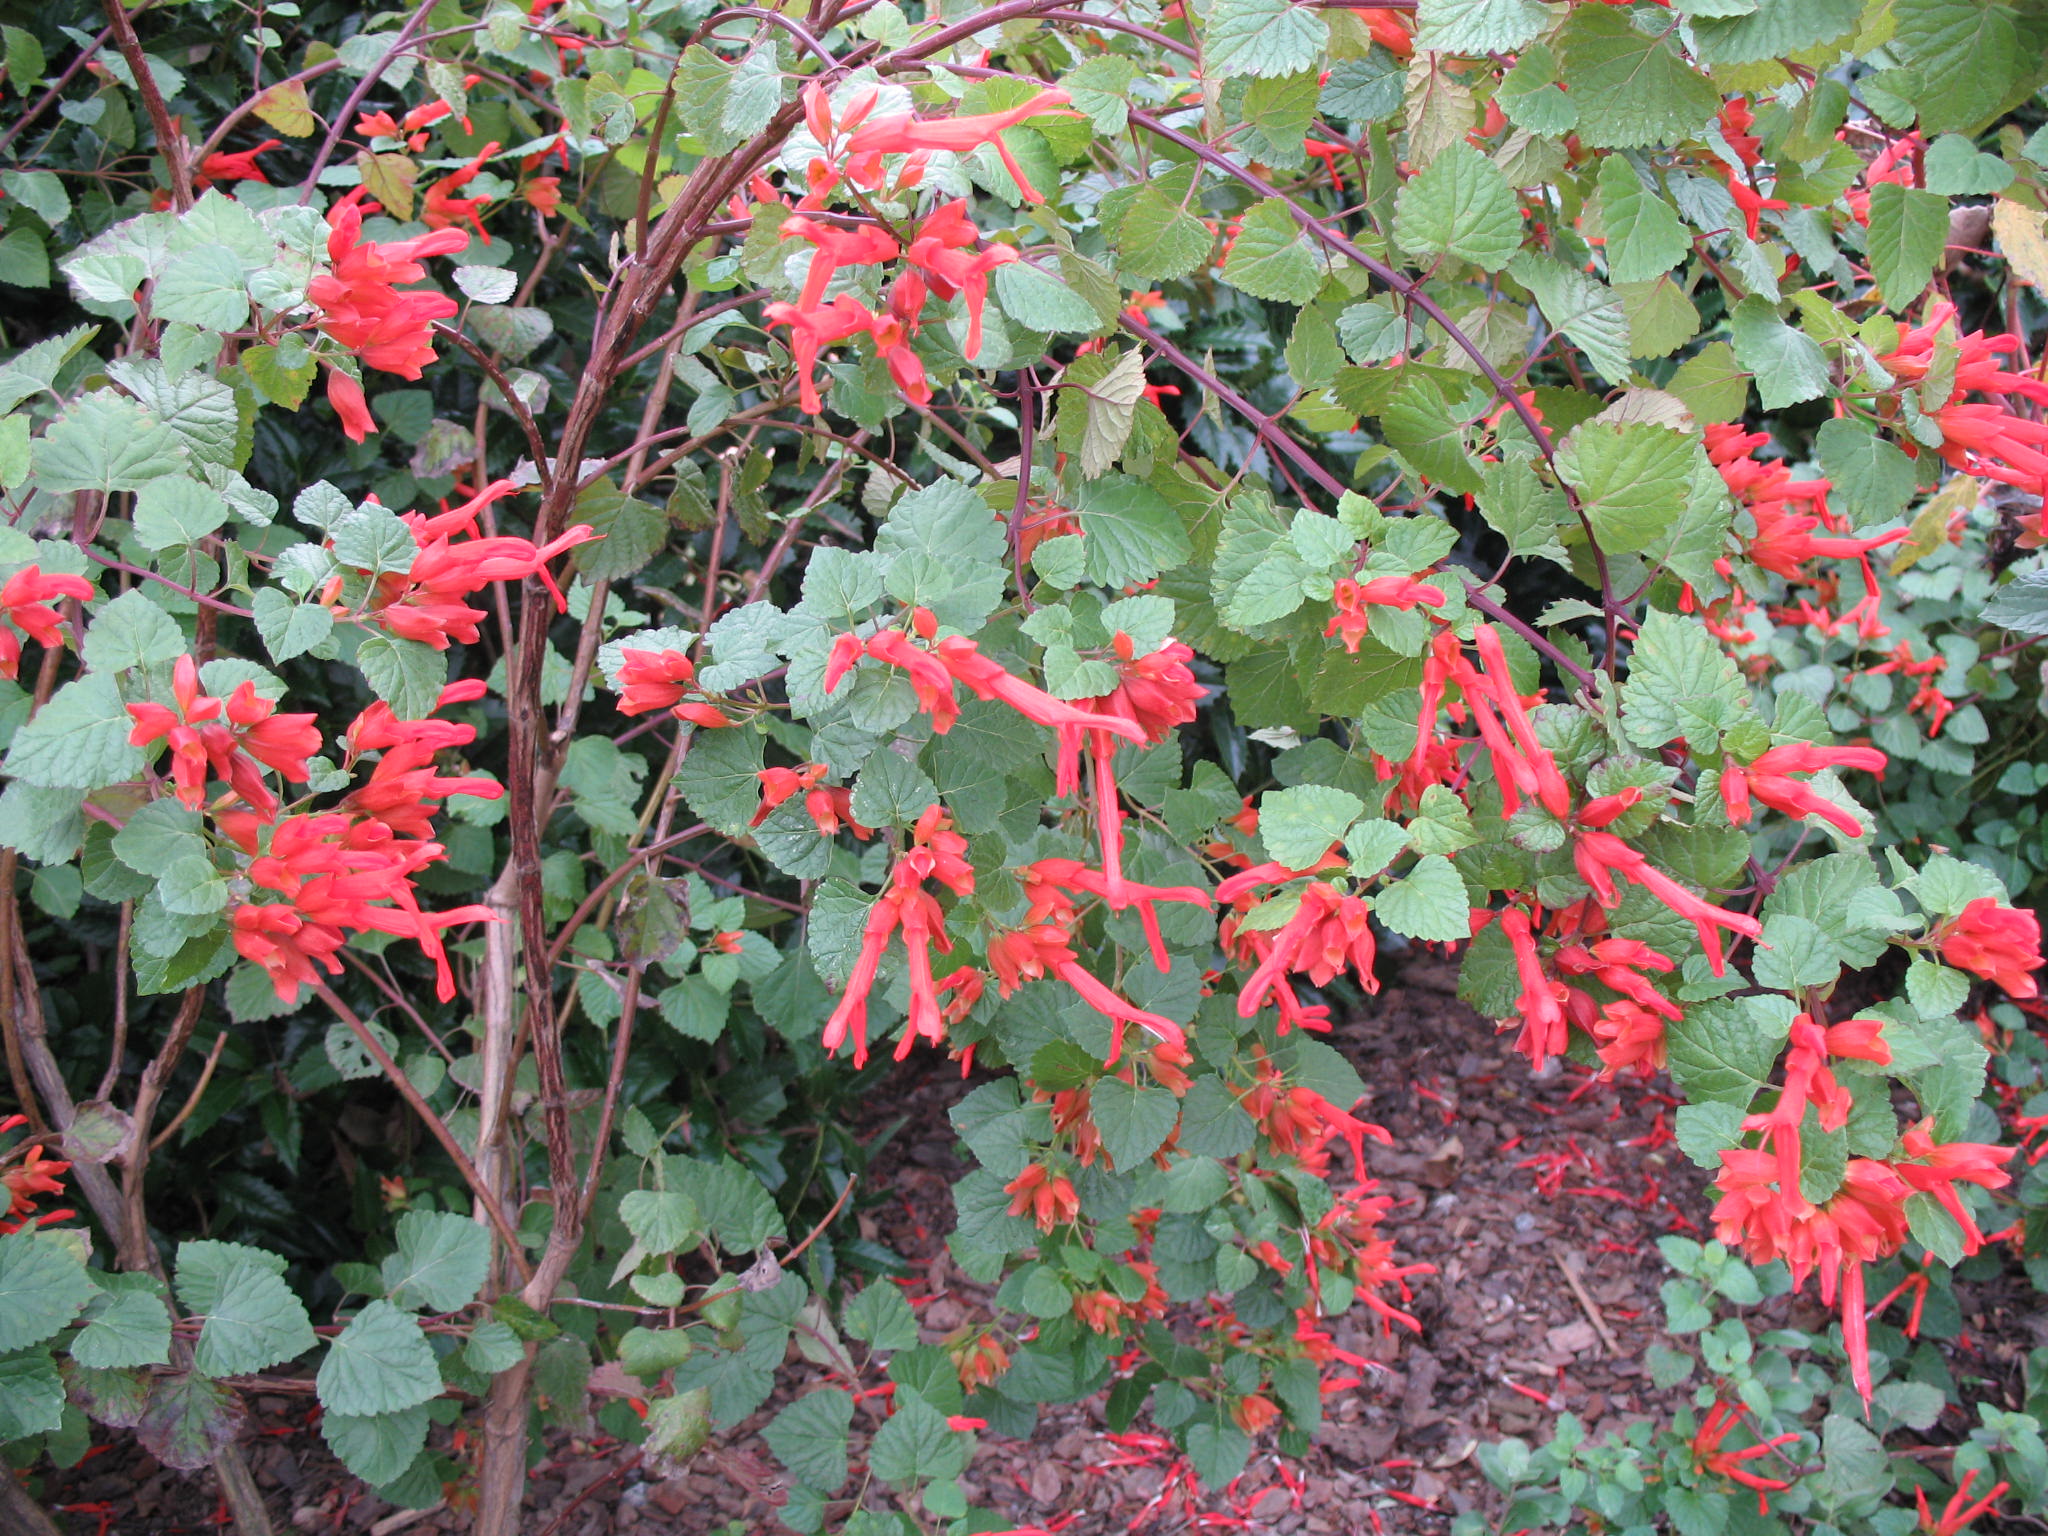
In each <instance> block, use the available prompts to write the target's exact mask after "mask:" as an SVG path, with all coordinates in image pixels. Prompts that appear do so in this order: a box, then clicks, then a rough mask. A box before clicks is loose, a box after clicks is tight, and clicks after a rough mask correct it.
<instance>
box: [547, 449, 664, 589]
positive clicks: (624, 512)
mask: <svg viewBox="0 0 2048 1536" xmlns="http://www.w3.org/2000/svg"><path fill="white" fill-rule="evenodd" d="M573 521H575V522H579V523H588V524H590V526H591V527H592V528H594V529H596V530H597V532H598V533H599V534H600V535H601V537H599V538H597V539H594V540H592V541H591V542H589V543H587V544H578V545H577V546H576V548H575V551H574V552H573V553H572V554H571V555H570V557H569V558H570V561H571V563H572V564H574V565H575V567H576V569H577V571H578V572H579V573H580V574H582V575H583V576H585V577H587V578H589V579H590V580H591V581H617V580H618V579H619V578H620V577H622V576H630V575H632V574H633V573H634V572H635V571H637V570H639V569H640V568H641V567H642V566H644V565H646V564H647V562H648V561H650V560H652V559H653V558H654V557H655V556H656V555H658V554H660V553H661V551H662V547H663V546H664V545H665V544H666V543H667V542H668V513H667V512H666V511H665V510H663V509H662V508H660V507H657V506H653V505H651V504H650V503H648V502H644V501H642V500H641V499H640V498H639V497H637V496H628V495H626V494H625V493H624V492H623V491H621V490H620V489H619V488H618V486H617V485H615V484H613V483H612V479H611V477H610V476H609V475H607V476H605V477H604V478H603V479H601V480H597V481H594V482H592V483H591V484H589V485H586V486H585V487H584V488H583V489H582V490H581V491H579V492H577V493H576V511H575V513H574V517H573Z"/></svg>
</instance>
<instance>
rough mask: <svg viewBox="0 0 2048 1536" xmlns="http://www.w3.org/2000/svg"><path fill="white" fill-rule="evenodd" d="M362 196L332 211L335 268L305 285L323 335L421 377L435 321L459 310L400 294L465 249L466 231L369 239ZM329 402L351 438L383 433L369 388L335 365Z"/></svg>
mask: <svg viewBox="0 0 2048 1536" xmlns="http://www.w3.org/2000/svg"><path fill="white" fill-rule="evenodd" d="M362 198H363V191H362V189H361V188H357V189H356V190H355V191H354V192H351V193H350V194H349V195H348V196H347V197H345V198H343V199H342V200H341V201H340V202H338V203H336V204H335V205H334V207H332V208H331V209H329V210H328V212H327V225H328V236H327V259H328V263H329V270H328V271H326V272H322V273H320V274H319V275H318V276H316V277H315V278H314V279H313V280H312V282H310V283H308V284H307V285H306V297H307V298H309V299H310V300H312V302H313V303H314V305H315V306H317V307H318V309H319V310H320V318H319V322H318V324H319V327H320V329H321V330H322V331H323V332H325V333H326V334H327V335H329V336H331V337H333V338H334V339H335V340H336V341H337V342H339V343H341V345H342V346H344V347H346V348H347V349H348V350H349V351H351V352H353V353H355V354H356V355H357V356H358V357H359V358H361V359H362V361H363V365H364V366H365V367H368V368H375V369H378V370H380V371H381V372H384V373H395V374H397V375H398V376H399V377H400V378H402V379H417V378H418V377H419V376H420V369H421V368H423V367H424V366H425V365H427V364H428V363H431V362H432V361H433V360H434V339H433V338H434V332H433V323H434V322H435V321H436V320H446V319H447V318H449V317H450V316H451V315H453V314H455V313H456V312H457V310H458V309H459V308H460V306H459V305H458V304H457V303H456V302H455V301H454V300H453V299H451V298H449V297H448V295H447V294H445V293H427V292H422V291H420V290H418V289H412V290H409V291H407V292H404V293H400V292H399V291H398V287H397V285H398V284H400V283H417V282H420V281H422V280H423V279H424V278H425V277H426V275H427V269H426V268H425V267H424V266H422V265H421V262H422V260H423V259H424V258H425V257H428V256H446V255H452V254H453V253H455V252H456V251H460V250H463V249H464V248H466V247H467V246H468V244H469V236H468V234H467V233H465V232H464V231H462V230H459V229H437V230H435V231H434V232H433V233H432V234H426V235H415V236H414V237H413V238H411V239H410V240H385V241H375V240H364V239H363V209H362ZM327 398H328V400H329V401H330V402H331V403H332V404H333V406H334V409H335V412H336V413H337V414H338V415H339V416H340V417H341V423H342V429H343V430H344V431H346V432H347V433H348V435H349V437H350V439H351V440H353V441H355V442H358V443H360V442H361V441H362V440H363V439H364V438H365V437H367V436H368V435H369V434H370V433H372V432H374V431H376V430H377V424H376V422H375V421H374V420H373V419H372V418H371V416H370V408H369V403H368V401H367V400H365V399H364V397H363V386H362V385H361V384H360V383H359V382H358V381H357V380H356V379H355V377H354V376H353V375H351V374H349V373H346V372H344V371H343V370H341V369H340V368H337V367H335V366H334V365H333V364H332V363H329V364H328V366H327Z"/></svg>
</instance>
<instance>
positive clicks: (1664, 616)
mask: <svg viewBox="0 0 2048 1536" xmlns="http://www.w3.org/2000/svg"><path fill="white" fill-rule="evenodd" d="M1621 698H1622V728H1623V729H1624V730H1625V731H1626V732H1627V733H1628V739H1629V740H1630V741H1632V742H1634V743H1635V744H1636V745H1637V746H1639V747H1649V748H1655V747H1661V746H1664V745H1666V744H1667V743H1669V742H1672V741H1675V740H1677V739H1678V738H1679V737H1681V736H1683V737H1686V738H1688V739H1689V740H1691V741H1692V742H1693V744H1694V745H1695V746H1702V745H1704V744H1705V743H1706V742H1707V741H1711V740H1716V739H1717V738H1718V736H1719V734H1720V733H1721V732H1723V731H1726V730H1727V729H1728V728H1729V727H1731V726H1733V725H1734V724H1735V723H1736V722H1737V721H1739V720H1740V719H1742V718H1743V717H1744V716H1745V715H1746V714H1747V713H1748V712H1749V689H1748V687H1747V686H1746V685H1745V684H1744V683H1743V680H1742V674H1741V673H1740V672H1739V671H1737V670H1736V667H1735V663H1734V661H1733V660H1731V659H1730V658H1729V656H1728V653H1727V652H1725V651H1723V650H1722V649H1721V646H1720V643H1719V642H1718V641H1716V640H1715V639H1714V637H1713V636H1712V635H1710V634H1708V633H1707V632H1706V630H1704V629H1702V628H1701V627H1700V626H1699V625H1698V624H1697V623H1695V622H1694V621H1693V620H1691V619H1689V618H1685V617H1682V616H1681V615H1678V614H1675V613H1661V612H1656V611H1654V610H1653V611H1652V612H1651V613H1650V614H1649V615H1648V616H1647V617H1646V618H1645V619H1644V621H1643V627H1642V630H1641V632H1640V633H1639V634H1638V636H1637V637H1636V645H1635V650H1634V652H1633V653H1632V654H1631V655H1630V657H1629V671H1628V680H1627V682H1625V683H1624V684H1623V685H1622V693H1621Z"/></svg>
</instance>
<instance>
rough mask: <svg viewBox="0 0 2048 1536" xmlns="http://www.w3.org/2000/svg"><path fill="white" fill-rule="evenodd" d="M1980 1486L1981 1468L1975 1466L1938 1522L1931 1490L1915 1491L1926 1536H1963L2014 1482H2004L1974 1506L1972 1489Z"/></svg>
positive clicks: (1916, 1502)
mask: <svg viewBox="0 0 2048 1536" xmlns="http://www.w3.org/2000/svg"><path fill="white" fill-rule="evenodd" d="M1976 1483H1977V1469H1976V1468H1974V1467H1972V1468H1971V1469H1970V1470H1969V1471H1967V1472H1965V1473H1964V1474H1963V1481H1962V1483H1961V1485H1960V1486H1959V1487H1957V1489H1956V1491H1955V1492H1954V1493H1952V1494H1950V1495H1949V1500H1948V1503H1947V1504H1945V1505H1943V1506H1942V1510H1941V1518H1939V1519H1936V1518H1935V1516H1934V1512H1933V1511H1932V1510H1930V1509H1929V1508H1928V1507H1927V1490H1926V1489H1925V1488H1915V1489H1914V1490H1913V1502H1914V1503H1915V1504H1916V1505H1917V1506H1918V1507H1919V1514H1920V1529H1921V1531H1922V1532H1923V1533H1925V1536H1961V1533H1962V1532H1963V1531H1964V1530H1965V1529H1967V1528H1968V1526H1969V1524H1970V1522H1971V1521H1972V1520H1975V1519H1976V1518H1977V1517H1978V1516H1979V1515H1981V1514H1983V1513H1985V1512H1986V1511H1987V1510H1989V1509H1990V1508H1991V1506H1992V1505H1994V1504H1996V1503H1997V1502H1998V1501H1999V1500H2000V1499H2002V1498H2004V1497H2005V1491H2006V1489H2008V1488H2010V1487H2011V1486H2012V1484H2011V1483H2000V1484H1998V1485H1997V1486H1996V1487H1994V1488H1993V1489H1992V1490H1991V1491H1990V1492H1989V1493H1987V1494H1985V1495H1984V1497H1983V1498H1981V1499H1978V1500H1977V1501H1976V1502H1974V1503H1972V1502H1971V1500H1970V1490H1971V1489H1972V1488H1973V1487H1975V1486H1976Z"/></svg>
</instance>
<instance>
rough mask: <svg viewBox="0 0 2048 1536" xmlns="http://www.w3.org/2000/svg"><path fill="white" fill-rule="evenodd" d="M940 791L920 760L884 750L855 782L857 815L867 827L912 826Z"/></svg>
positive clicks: (872, 759)
mask: <svg viewBox="0 0 2048 1536" xmlns="http://www.w3.org/2000/svg"><path fill="white" fill-rule="evenodd" d="M938 799H939V792H938V790H937V789H935V788H934V787H933V785H932V781H931V780H930V779H928V778H926V777H925V776H924V772H923V770H922V769H920V768H919V767H918V766H917V764H916V763H914V762H912V761H911V760H910V759H909V758H907V757H903V756H901V755H900V754H898V753H896V752H893V751H888V750H884V751H881V752H877V753H876V754H875V755H874V756H873V757H871V758H869V759H868V762H867V766H866V767H865V768H863V769H862V770H861V773H860V778H859V780H858V781H857V782H856V783H855V784H854V786H853V796H852V801H851V809H852V811H853V819H854V820H855V821H857V822H859V823H860V824H861V825H862V826H864V827H909V826H914V825H916V823H917V818H918V817H919V816H921V815H922V814H923V813H924V811H925V808H926V807H927V806H932V805H936V804H937V803H938Z"/></svg>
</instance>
